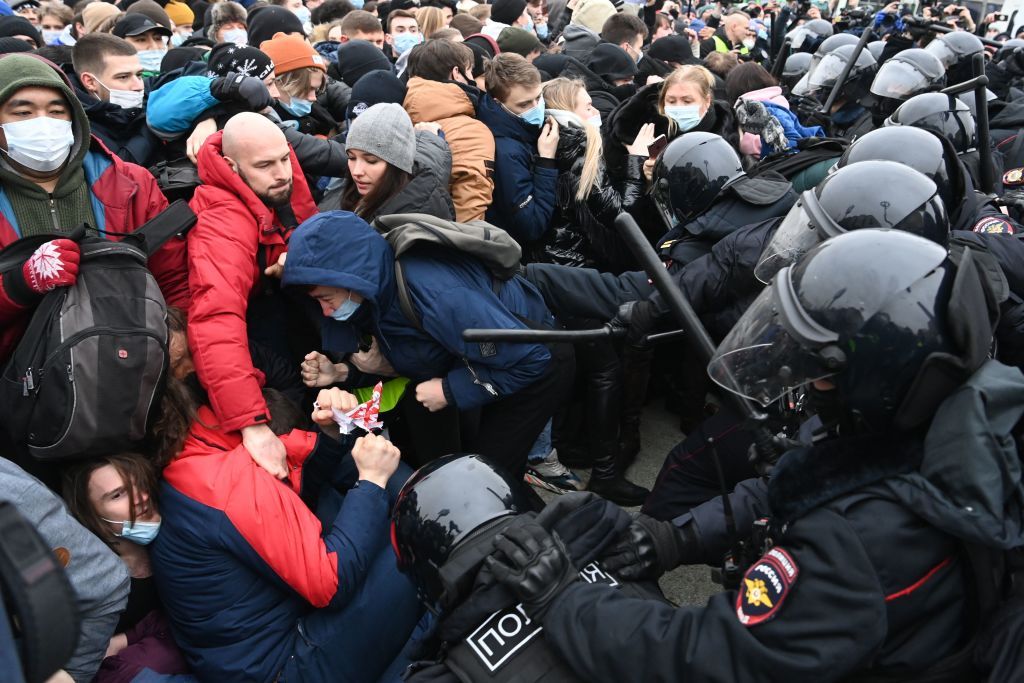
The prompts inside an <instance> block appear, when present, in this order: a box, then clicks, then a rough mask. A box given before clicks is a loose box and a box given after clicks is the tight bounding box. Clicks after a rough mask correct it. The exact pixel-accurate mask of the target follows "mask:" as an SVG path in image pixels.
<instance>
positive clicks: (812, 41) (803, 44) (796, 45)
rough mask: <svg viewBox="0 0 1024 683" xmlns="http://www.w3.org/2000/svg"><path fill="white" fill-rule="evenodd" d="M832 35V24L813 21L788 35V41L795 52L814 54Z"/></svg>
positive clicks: (819, 20)
mask: <svg viewBox="0 0 1024 683" xmlns="http://www.w3.org/2000/svg"><path fill="white" fill-rule="evenodd" d="M831 35H832V24H830V23H829V22H827V21H825V20H824V19H812V20H811V21H808V22H807V23H806V24H801V25H800V26H797V27H796V28H795V29H793V30H792V31H790V32H789V33H788V34H786V39H787V40H789V43H790V46H791V47H792V50H793V52H814V51H815V50H817V49H818V46H819V45H821V42H822V41H823V40H825V39H826V38H828V37H829V36H831Z"/></svg>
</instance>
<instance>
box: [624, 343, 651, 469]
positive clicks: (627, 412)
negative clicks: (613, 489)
mask: <svg viewBox="0 0 1024 683" xmlns="http://www.w3.org/2000/svg"><path fill="white" fill-rule="evenodd" d="M653 356H654V352H653V351H652V350H651V349H650V348H643V347H635V346H631V345H629V344H627V345H625V346H624V347H623V349H622V377H623V382H622V385H623V386H622V388H623V400H622V412H621V414H622V422H621V425H622V428H621V435H620V438H619V453H620V455H621V457H622V462H623V463H624V465H625V466H627V467H628V466H629V465H630V464H632V462H633V461H634V460H636V456H637V455H639V453H640V448H641V444H640V413H642V412H643V409H644V403H645V402H646V401H647V382H648V379H649V378H650V374H651V359H652V357H653Z"/></svg>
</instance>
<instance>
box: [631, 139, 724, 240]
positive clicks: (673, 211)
mask: <svg viewBox="0 0 1024 683" xmlns="http://www.w3.org/2000/svg"><path fill="white" fill-rule="evenodd" d="M743 175H744V174H743V165H742V164H741V163H740V157H739V155H738V154H737V153H736V150H735V149H733V147H732V145H730V144H729V143H728V142H726V141H725V140H724V139H723V138H722V137H721V136H720V135H715V134H714V133H701V132H694V133H686V134H684V135H680V136H679V137H677V138H676V139H675V140H673V141H672V142H671V143H669V146H668V147H666V148H665V151H664V152H662V153H661V155H660V156H659V157H658V162H657V163H656V164H655V165H654V182H653V188H652V190H651V191H652V193H653V195H654V202H655V204H656V205H657V206H658V210H659V211H660V212H661V215H662V218H664V219H665V224H666V225H667V226H669V227H672V226H674V225H675V224H676V223H689V222H690V221H691V220H693V219H694V218H696V217H697V216H699V215H701V214H702V213H704V212H705V211H707V210H708V209H709V208H711V205H712V204H714V203H715V200H716V199H717V198H718V196H719V195H720V194H721V193H722V191H723V190H724V189H725V188H726V187H727V186H729V185H730V184H732V183H733V182H735V181H736V180H738V179H739V178H741V177H743Z"/></svg>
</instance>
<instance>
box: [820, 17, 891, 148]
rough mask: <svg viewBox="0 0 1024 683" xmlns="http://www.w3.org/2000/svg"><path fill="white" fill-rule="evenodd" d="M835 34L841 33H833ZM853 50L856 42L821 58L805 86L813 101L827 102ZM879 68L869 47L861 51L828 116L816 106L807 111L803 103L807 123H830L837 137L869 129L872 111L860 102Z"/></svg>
mask: <svg viewBox="0 0 1024 683" xmlns="http://www.w3.org/2000/svg"><path fill="white" fill-rule="evenodd" d="M836 37H838V36H833V38H836ZM829 40H832V38H830V39H829ZM826 42H827V41H826ZM854 50H856V46H854V45H842V46H840V47H837V48H836V49H835V50H833V51H831V52H829V53H828V54H827V55H825V56H824V57H822V59H821V62H820V63H819V64H818V65H817V66H816V67H815V68H814V70H813V71H812V72H810V73H809V74H808V75H807V84H806V88H807V91H808V95H809V97H810V98H813V102H815V103H816V102H818V101H819V100H820V101H821V102H824V101H825V100H826V99H828V96H829V94H830V93H831V91H832V88H833V87H835V84H836V81H838V80H839V78H840V76H842V74H843V70H844V69H845V68H846V65H847V64H848V63H849V61H850V60H851V59H852V58H853V52H854ZM877 70H878V65H877V64H876V62H875V58H874V57H872V56H871V53H870V52H868V51H867V50H861V51H860V53H859V54H858V55H857V61H856V62H855V63H854V65H853V68H852V69H851V70H850V73H849V74H847V76H846V79H845V80H844V81H843V83H842V85H841V86H840V88H839V92H838V93H837V95H836V98H835V100H834V101H833V104H832V107H831V109H830V111H829V114H828V116H827V117H824V118H823V117H821V116H820V115H819V114H818V113H817V107H815V108H814V109H813V110H812V111H808V109H807V107H806V106H804V107H802V111H801V113H803V114H805V118H806V120H807V121H808V122H811V121H814V122H818V121H821V122H822V123H824V124H827V126H828V128H829V131H830V133H831V134H832V135H833V136H835V137H840V138H847V139H853V138H856V137H857V136H858V135H862V134H864V133H866V132H868V131H869V130H871V129H872V125H871V113H870V112H869V111H868V110H867V109H866V108H865V107H864V106H863V105H861V101H862V100H864V98H865V96H866V95H867V94H868V88H869V87H870V86H871V83H872V80H873V79H874V77H875V72H876V71H877Z"/></svg>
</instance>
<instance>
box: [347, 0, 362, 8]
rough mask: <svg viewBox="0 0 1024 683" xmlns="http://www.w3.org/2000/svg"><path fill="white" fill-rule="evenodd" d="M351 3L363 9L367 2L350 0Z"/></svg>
mask: <svg viewBox="0 0 1024 683" xmlns="http://www.w3.org/2000/svg"><path fill="white" fill-rule="evenodd" d="M349 4H350V5H352V6H353V7H355V8H356V9H363V4H365V3H364V2H363V0H350V1H349Z"/></svg>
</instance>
